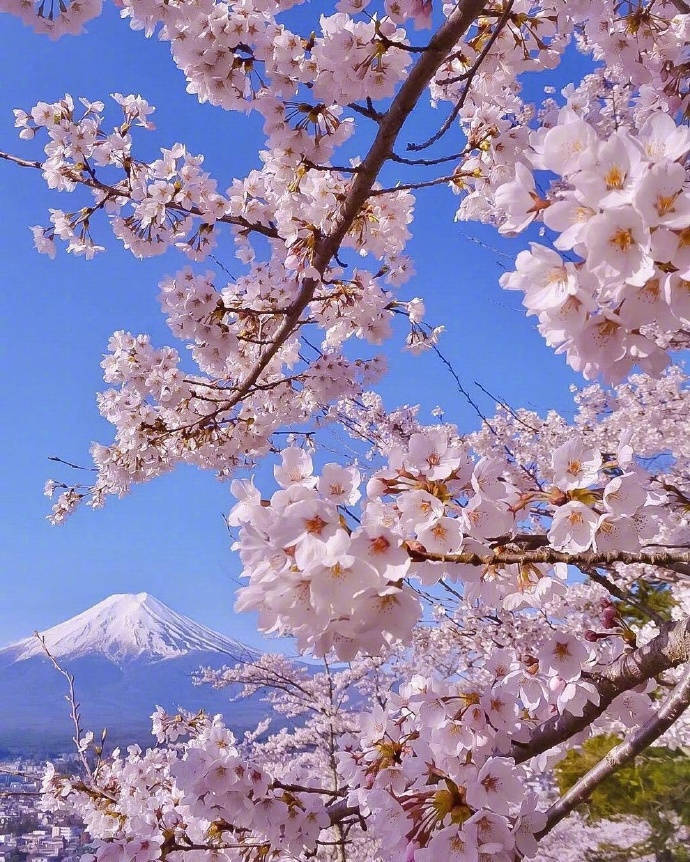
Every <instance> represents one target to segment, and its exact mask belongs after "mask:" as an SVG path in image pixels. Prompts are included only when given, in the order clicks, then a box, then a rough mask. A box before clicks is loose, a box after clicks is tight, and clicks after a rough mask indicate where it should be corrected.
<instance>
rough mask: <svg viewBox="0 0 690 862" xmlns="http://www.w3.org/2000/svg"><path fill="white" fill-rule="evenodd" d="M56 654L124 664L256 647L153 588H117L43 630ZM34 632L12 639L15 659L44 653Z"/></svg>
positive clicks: (238, 653)
mask: <svg viewBox="0 0 690 862" xmlns="http://www.w3.org/2000/svg"><path fill="white" fill-rule="evenodd" d="M42 635H43V637H44V638H45V643H46V646H47V647H48V649H49V650H50V652H51V654H52V655H53V656H55V658H70V659H74V658H81V657H83V656H89V655H99V656H103V657H105V658H107V659H109V660H110V661H112V662H114V663H116V664H120V663H122V662H127V661H131V660H134V659H143V660H148V661H160V660H164V659H171V658H179V657H180V656H184V655H189V654H193V653H197V652H206V653H208V652H218V653H227V654H228V662H231V661H232V660H234V659H237V660H240V659H242V658H244V659H245V660H246V658H247V657H248V656H250V655H252V654H253V651H252V650H250V649H248V648H247V647H245V646H244V645H243V644H241V643H239V642H238V641H235V640H232V639H231V638H228V637H225V635H221V634H219V633H218V632H215V631H213V630H212V629H209V628H207V627H206V626H202V625H200V624H199V623H196V622H194V620H191V619H190V618H189V617H186V616H183V615H182V614H178V613H177V612H176V611H173V610H172V609H171V608H169V607H168V606H167V605H165V604H164V603H163V602H161V601H159V600H158V599H157V598H155V597H154V596H152V595H150V594H149V593H144V592H142V593H115V594H114V595H111V596H108V597H107V598H106V599H103V601H100V602H98V604H96V605H94V606H93V607H91V608H89V609H88V610H86V611H83V612H82V613H80V614H77V615H76V616H74V617H72V618H71V619H69V620H66V621H65V622H63V623H59V624H58V625H56V626H53V627H52V628H50V629H47V630H46V631H44V632H42ZM41 652H42V647H41V644H40V643H39V642H38V640H37V639H36V638H35V637H30V638H26V639H25V640H23V641H20V642H19V643H16V644H12V645H11V646H9V647H6V648H5V649H4V650H0V655H1V654H2V653H5V654H6V655H7V654H9V655H11V657H12V660H13V661H15V662H16V661H23V660H24V659H28V658H32V657H33V656H37V655H40V654H41Z"/></svg>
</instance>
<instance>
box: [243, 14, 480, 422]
mask: <svg viewBox="0 0 690 862" xmlns="http://www.w3.org/2000/svg"><path fill="white" fill-rule="evenodd" d="M483 7H484V0H465V2H464V3H462V4H461V5H460V6H459V7H456V9H455V10H454V11H453V12H452V13H451V15H450V16H449V17H448V18H447V19H446V22H445V23H444V24H443V25H442V26H441V27H440V28H439V30H438V31H437V32H436V33H435V34H434V36H433V37H432V38H431V41H430V42H429V45H428V47H427V50H426V51H425V52H424V53H423V54H422V55H421V56H420V59H419V60H418V61H417V63H416V64H415V65H414V66H413V68H412V71H411V72H410V74H409V75H408V76H407V78H406V80H405V83H404V84H403V85H402V86H401V87H400V89H399V90H398V93H397V95H396V96H395V98H394V99H393V101H392V102H391V104H390V107H389V108H388V110H387V111H386V113H385V114H383V115H382V116H381V117H380V118H379V119H378V124H379V128H378V132H377V134H376V137H375V138H374V142H373V144H372V145H371V147H370V149H369V152H368V153H367V155H366V157H365V159H364V161H363V162H362V163H361V164H360V165H359V171H358V173H357V174H355V176H354V178H353V180H352V183H351V185H350V188H349V191H348V193H347V195H346V197H345V200H344V201H343V203H342V204H341V206H340V211H339V212H338V215H337V216H336V218H335V226H334V228H333V230H332V231H331V232H330V233H329V234H328V235H327V236H324V237H322V238H321V239H320V240H319V241H318V242H317V244H316V249H315V254H314V259H313V261H312V265H313V267H314V268H315V269H316V271H317V272H318V273H319V275H323V273H324V271H325V269H326V267H327V266H328V264H329V263H330V261H331V258H332V257H333V255H334V254H336V253H337V251H338V249H339V248H340V244H341V243H342V241H343V239H344V238H345V235H346V234H347V232H348V230H349V229H350V227H351V226H352V223H353V221H354V220H355V218H356V217H357V214H358V213H359V211H360V209H361V208H362V205H363V204H364V202H365V201H366V199H367V198H368V197H369V193H370V192H371V189H372V187H373V185H374V182H375V181H376V177H377V176H378V173H379V171H380V170H381V168H382V167H383V165H384V163H385V162H386V160H387V159H388V158H389V157H390V154H391V153H392V151H393V145H394V143H395V140H396V138H397V136H398V134H399V132H400V129H401V128H402V125H403V123H404V122H405V120H406V119H407V117H408V116H409V115H410V113H411V112H412V110H413V109H414V107H415V105H416V104H417V102H418V101H419V98H420V96H421V95H422V93H423V92H424V90H425V88H426V87H427V85H428V84H429V81H430V80H431V79H432V78H433V76H434V75H435V74H436V72H437V71H438V69H439V67H440V66H441V65H442V63H443V62H444V60H445V59H446V56H447V54H448V51H449V50H450V49H451V48H452V47H453V45H455V43H456V42H457V41H458V39H459V38H460V37H461V36H462V34H463V33H464V32H465V31H466V30H467V28H468V27H469V26H470V24H471V23H472V21H473V20H474V19H475V18H476V16H477V15H479V13H480V12H481V11H482V9H483ZM316 286H317V280H316V279H314V278H307V279H305V280H304V282H303V284H302V288H301V290H300V292H299V295H298V296H297V299H296V300H295V302H294V303H293V305H292V308H291V310H290V313H289V314H287V315H286V316H285V320H284V321H283V323H282V325H281V326H280V328H279V329H278V331H277V332H276V334H275V336H274V339H273V343H272V344H271V345H270V346H269V347H268V348H267V349H266V350H265V351H264V353H263V354H262V355H261V356H260V357H259V359H258V360H257V361H256V362H255V363H254V366H253V367H252V368H251V370H250V371H249V372H248V373H247V376H246V377H245V379H244V381H243V382H242V383H241V384H240V385H239V386H238V387H237V390H236V392H235V394H234V395H233V397H232V398H231V399H229V401H228V405H227V408H226V409H230V408H232V407H234V406H235V405H236V404H237V403H238V402H239V401H241V400H242V399H243V398H244V397H245V395H247V393H248V392H249V391H250V389H251V388H252V386H253V385H254V384H255V383H256V381H257V380H258V379H259V376H260V375H261V374H262V372H263V371H264V370H265V368H266V366H267V365H268V364H269V363H270V362H271V360H272V359H273V357H274V356H275V355H276V353H277V352H278V351H279V350H280V348H281V346H282V345H283V344H284V343H285V341H286V340H287V339H288V338H289V337H290V335H291V334H292V332H293V330H294V328H295V325H296V324H297V322H298V321H299V318H300V315H301V314H302V312H303V311H304V309H305V308H306V307H307V305H308V304H309V303H310V302H311V299H312V297H313V295H314V291H315V290H316Z"/></svg>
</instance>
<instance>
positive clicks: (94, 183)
mask: <svg viewBox="0 0 690 862" xmlns="http://www.w3.org/2000/svg"><path fill="white" fill-rule="evenodd" d="M0 159H4V160H5V161H6V162H12V163H13V164H15V165H19V167H20V168H35V169H37V170H43V162H35V161H31V160H30V159H21V158H19V156H13V155H12V154H11V153H5V152H2V151H0ZM66 176H67V177H68V179H70V180H71V181H72V182H75V183H79V184H80V185H82V186H86V187H87V188H90V189H96V190H97V191H101V192H106V193H107V194H109V195H112V196H114V197H120V198H130V197H131V195H130V192H129V191H128V190H127V189H119V188H117V187H116V186H109V185H107V184H106V183H102V182H101V181H100V180H98V179H96V178H95V177H85V176H83V174H81V173H80V172H79V171H77V170H76V168H75V170H74V172H71V171H70V172H69V174H66ZM165 206H166V208H167V209H169V210H174V211H175V212H180V213H186V214H187V215H195V216H199V217H200V218H203V215H204V214H203V213H202V212H201V210H200V209H199V208H198V207H189V208H187V207H183V206H180V205H179V204H166V205H165ZM216 221H219V222H223V223H224V224H231V225H235V226H236V227H241V228H244V229H245V230H249V231H254V232H255V233H261V234H263V235H264V236H267V237H270V238H271V239H277V238H278V231H277V230H276V229H275V228H274V227H268V226H266V225H262V224H258V223H255V222H250V221H248V220H247V219H246V218H242V217H241V216H227V215H226V216H222V217H221V218H219V219H216Z"/></svg>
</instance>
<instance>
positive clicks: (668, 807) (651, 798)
mask: <svg viewBox="0 0 690 862" xmlns="http://www.w3.org/2000/svg"><path fill="white" fill-rule="evenodd" d="M620 741H621V740H620V737H617V736H615V735H613V734H607V735H602V736H595V737H593V738H592V739H589V740H587V742H585V743H584V745H583V746H582V747H581V748H580V749H579V750H578V751H570V752H569V753H568V754H567V756H566V757H565V758H564V759H563V760H562V761H561V762H560V763H559V764H558V766H557V767H556V779H557V781H558V787H559V790H560V792H561V793H565V791H566V790H568V789H569V788H570V787H572V785H573V784H575V782H576V781H577V780H578V779H579V778H581V777H582V776H583V775H584V774H585V773H586V772H588V771H589V770H590V769H591V768H592V767H593V766H594V765H595V764H596V763H598V762H599V761H600V760H601V759H602V757H604V756H605V755H606V754H607V753H608V752H609V751H610V750H611V749H612V748H613V747H614V745H617V744H618V743H619V742H620ZM582 808H583V811H582V813H583V814H586V815H588V816H589V818H590V819H591V820H593V821H595V822H596V821H597V820H604V819H615V818H616V817H620V816H625V815H630V816H633V817H639V818H641V819H643V820H646V821H647V822H648V823H649V825H650V826H651V828H652V836H651V838H650V840H649V843H648V845H646V846H645V847H640V848H638V849H639V853H637V854H636V855H644V854H648V853H650V852H653V853H655V854H656V859H657V862H690V849H689V848H688V847H687V846H682V845H681V844H680V843H678V842H677V841H674V837H673V836H674V834H675V833H676V831H677V827H678V825H679V824H682V825H684V826H690V757H688V756H687V754H686V753H684V752H676V751H672V750H671V749H668V748H661V747H659V748H648V749H646V750H645V751H644V752H643V753H642V754H640V755H639V756H638V757H636V758H635V760H633V761H632V762H631V763H629V764H627V766H624V767H622V768H621V769H619V770H618V771H616V772H614V773H613V775H611V776H609V777H608V778H607V779H605V780H604V781H602V782H601V784H599V785H598V787H597V788H596V789H595V790H594V791H593V792H592V794H591V795H590V797H589V799H588V801H587V803H585V805H584V806H582ZM632 852H633V850H632V849H630V850H626V851H625V853H624V855H623V856H621V855H620V851H619V852H618V855H617V853H616V850H615V848H605V847H602V848H601V853H602V854H605V855H596V856H594V857H592V862H625V860H627V859H632V858H635V856H632V855H631V853H632Z"/></svg>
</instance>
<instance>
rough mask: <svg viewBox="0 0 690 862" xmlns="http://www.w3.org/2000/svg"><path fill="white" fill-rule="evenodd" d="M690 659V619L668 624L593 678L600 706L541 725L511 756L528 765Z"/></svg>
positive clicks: (590, 706) (559, 716) (591, 706)
mask: <svg viewBox="0 0 690 862" xmlns="http://www.w3.org/2000/svg"><path fill="white" fill-rule="evenodd" d="M689 659H690V617H686V618H685V619H682V620H680V621H675V622H671V623H666V624H665V625H664V626H663V627H662V628H661V631H660V632H659V634H658V635H657V636H656V637H655V638H652V640H651V641H649V643H647V644H645V645H644V646H641V647H638V648H637V649H635V650H631V651H629V652H626V653H624V654H623V655H621V656H620V657H619V658H618V659H616V661H614V662H612V663H611V664H610V665H609V666H608V667H607V668H606V669H605V670H604V671H603V673H601V674H599V675H597V676H596V677H594V678H593V679H592V682H593V683H594V685H595V686H596V688H597V691H598V693H599V703H598V704H594V703H592V702H591V701H590V702H588V703H587V704H586V706H585V708H584V710H583V712H582V715H580V716H578V715H573V714H572V713H569V712H566V713H563V715H557V716H555V717H554V718H551V719H549V720H548V721H546V722H544V723H543V724H541V725H539V726H538V727H537V728H535V730H533V731H532V735H531V737H530V739H529V741H528V742H526V743H519V742H514V743H513V745H512V749H511V755H512V757H514V758H515V762H516V763H524V762H525V761H527V760H529V759H530V758H532V757H535V756H536V755H537V754H542V753H543V752H545V751H548V750H549V749H550V748H553V747H554V746H555V745H558V744H559V743H561V742H565V741H566V740H567V739H570V737H571V736H573V735H574V734H576V733H579V732H580V731H581V730H584V729H585V728H586V727H588V726H589V725H590V724H591V723H592V722H593V721H594V720H595V719H596V718H598V717H599V716H600V715H601V714H602V713H603V712H605V710H606V709H607V708H608V706H609V705H610V704H611V701H613V700H614V699H615V698H616V697H618V695H619V694H623V692H625V691H629V690H630V689H631V688H635V687H636V686H638V685H642V684H643V683H645V682H647V680H649V679H653V678H654V677H656V676H658V675H659V674H660V673H663V671H665V670H669V669H670V668H672V667H678V665H681V664H683V663H684V662H687V661H688V660H689Z"/></svg>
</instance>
